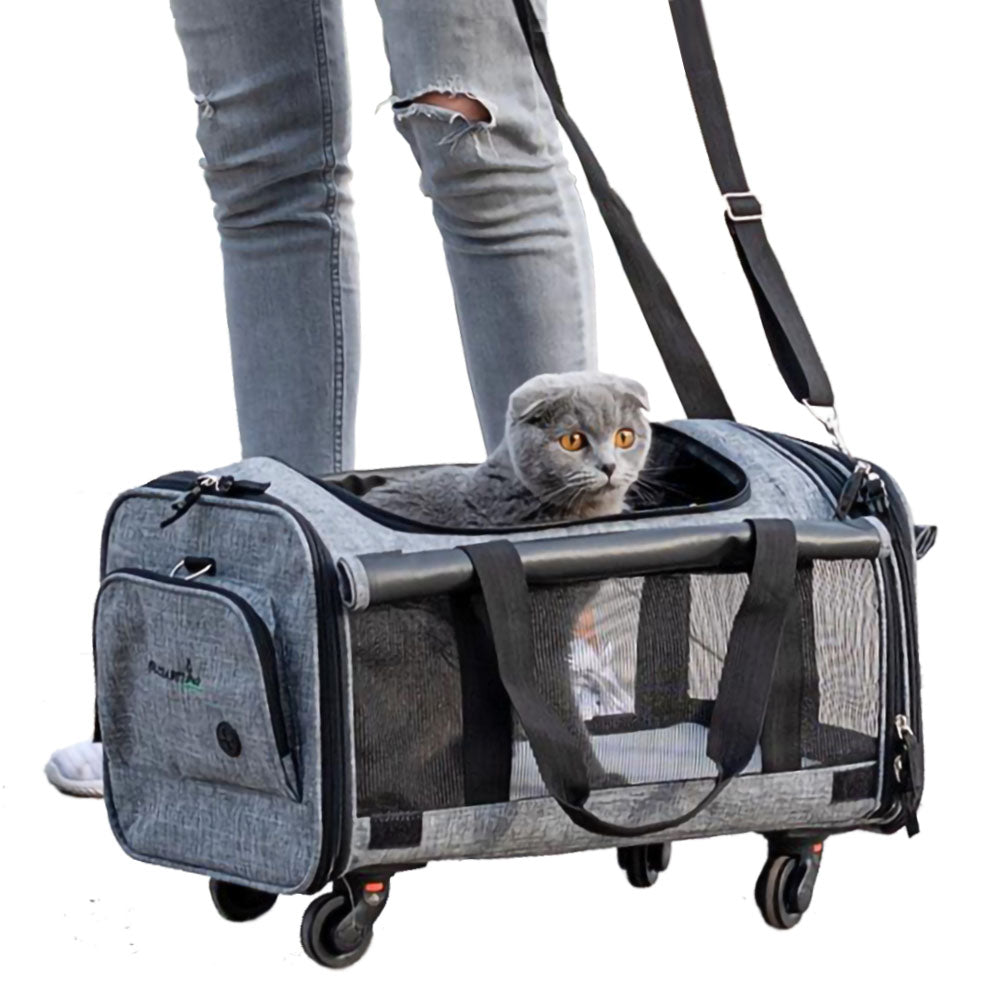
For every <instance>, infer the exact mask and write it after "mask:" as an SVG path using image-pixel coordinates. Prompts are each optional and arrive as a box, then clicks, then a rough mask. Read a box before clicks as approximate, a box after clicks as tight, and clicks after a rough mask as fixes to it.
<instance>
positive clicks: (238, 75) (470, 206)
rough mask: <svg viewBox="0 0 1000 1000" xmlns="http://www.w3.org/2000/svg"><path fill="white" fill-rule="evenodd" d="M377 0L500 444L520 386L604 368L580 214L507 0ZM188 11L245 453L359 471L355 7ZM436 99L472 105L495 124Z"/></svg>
mask: <svg viewBox="0 0 1000 1000" xmlns="http://www.w3.org/2000/svg"><path fill="white" fill-rule="evenodd" d="M377 2H378V8H379V12H380V14H381V17H382V23H383V29H384V35H385V47H386V51H387V53H388V56H389V61H390V64H391V67H392V87H393V91H394V94H393V98H392V103H393V107H394V109H395V115H396V124H397V127H398V129H399V131H400V132H401V133H402V135H403V136H404V137H405V138H406V140H407V142H408V143H409V144H410V148H411V149H412V150H413V153H414V155H415V156H416V158H417V162H418V164H419V166H420V172H421V188H422V190H423V192H424V193H425V194H426V195H427V196H428V197H430V198H431V199H432V200H433V203H434V217H435V219H436V220H437V224H438V227H439V229H440V231H441V236H442V239H443V241H444V249H445V255H446V258H447V263H448V269H449V272H450V275H451V281H452V285H453V289H454V297H455V302H456V307H457V312H458V323H459V328H460V330H461V335H462V343H463V347H464V350H465V356H466V363H467V366H468V370H469V377H470V380H471V382H472V388H473V392H474V395H475V399H476V406H477V410H478V414H479V420H480V425H481V427H482V431H483V436H484V438H485V440H486V444H487V447H488V448H492V447H493V446H494V445H495V444H496V443H497V442H498V441H499V440H500V439H501V437H502V436H503V423H504V411H505V406H506V401H507V396H508V394H509V393H510V391H511V390H512V389H513V388H515V387H516V386H517V385H519V384H520V383H521V382H523V381H524V380H525V379H526V378H529V377H530V376H532V375H535V374H538V373H539V372H543V371H566V370H571V369H578V368H586V367H593V366H594V364H595V355H596V343H595V334H594V303H593V273H592V271H593V269H592V262H591V258H590V248H589V243H588V240H587V233H586V228H585V223H584V217H583V211H582V207H581V205H580V201H579V197H578V194H577V191H576V186H575V183H574V181H573V178H572V176H571V175H570V173H569V170H568V167H567V164H566V160H565V158H564V156H563V154H562V151H561V148H560V144H559V137H558V132H557V126H556V122H555V118H554V116H553V113H552V108H551V105H550V104H549V101H548V98H547V97H546V95H545V92H544V91H543V89H542V86H541V84H540V83H539V81H538V80H537V78H536V75H535V71H534V68H533V66H532V63H531V59H530V57H529V55H528V51H527V47H526V45H525V43H524V40H523V38H522V36H521V32H520V28H519V26H518V23H517V18H516V15H515V12H514V8H513V4H512V3H511V2H510V0H419V2H417V3H414V2H412V0H377ZM536 3H538V4H539V7H541V6H542V4H541V2H540V0H536ZM171 7H172V9H173V13H174V18H175V21H176V25H177V31H178V34H179V36H180V39H181V43H182V45H183V48H184V53H185V56H186V58H187V65H188V78H189V82H190V85H191V89H192V91H193V92H194V94H195V99H196V101H197V102H198V107H199V112H198V115H199V117H198V140H199V142H200V144H201V148H202V150H203V152H204V159H203V160H202V165H203V167H204V170H205V177H206V179H207V181H208V186H209V189H210V191H211V195H212V199H213V201H214V203H215V217H216V220H217V221H218V225H219V232H220V234H221V240H222V254H223V260H224V268H225V293H226V307H227V315H228V320H229V333H230V341H231V348H232V359H233V374H234V380H235V385H236V402H237V410H238V414H239V427H240V437H241V439H242V445H243V452H244V455H258V454H265V455H274V456H278V457H281V458H284V459H285V460H287V461H289V462H291V463H292V464H293V465H295V466H297V467H299V468H300V469H303V470H305V471H307V472H311V473H316V474H323V473H327V472H332V471H337V470H340V469H342V468H350V467H351V466H352V464H353V451H354V441H353V438H354V413H355V402H356V396H357V383H358V366H359V358H360V346H359V345H360V331H359V323H358V262H357V247H356V242H355V234H354V228H353V223H352V214H351V194H350V184H349V182H350V169H349V168H348V165H347V153H348V148H349V145H350V96H349V90H348V73H347V61H346V53H345V40H344V30H343V22H342V16H341V0H171ZM539 13H540V14H542V13H544V12H543V11H542V10H539ZM428 93H442V94H446V95H448V94H450V95H455V94H465V95H468V96H469V97H473V98H475V99H476V100H477V101H478V102H479V103H480V104H481V106H482V107H483V108H485V110H486V112H487V117H486V118H485V119H484V120H482V121H474V120H470V119H467V118H463V117H462V116H461V115H459V114H457V113H456V112H455V111H453V110H449V109H447V108H443V107H440V106H437V105H434V104H428V103H425V102H422V101H421V100H420V98H421V97H422V96H423V95H426V94H428ZM400 335H402V332H401V334H400ZM426 376H427V377H428V378H432V377H433V373H432V372H431V371H428V372H426ZM414 458H415V460H419V456H414Z"/></svg>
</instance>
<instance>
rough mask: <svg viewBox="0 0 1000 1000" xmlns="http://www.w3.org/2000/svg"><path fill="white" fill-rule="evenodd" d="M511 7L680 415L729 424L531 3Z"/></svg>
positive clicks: (521, 0) (517, 0)
mask: <svg viewBox="0 0 1000 1000" xmlns="http://www.w3.org/2000/svg"><path fill="white" fill-rule="evenodd" d="M514 6H515V8H516V9H517V17H518V20H519V21H520V24H521V29H522V31H523V32H524V37H525V40H526V41H527V44H528V50H529V51H530V53H531V58H532V61H533V62H534V64H535V69H536V71H537V72H538V76H539V77H540V79H541V81H542V85H543V87H544V88H545V92H546V93H547V94H548V96H549V100H550V101H551V102H552V108H553V110H554V111H555V115H556V119H557V120H558V122H559V124H560V125H561V126H562V128H563V130H564V131H565V133H566V135H567V136H568V137H569V140H570V142H571V143H572V145H573V149H574V150H576V155H577V156H578V157H579V159H580V164H581V166H582V167H583V172H584V174H585V176H586V178H587V184H588V185H589V186H590V190H591V192H592V193H593V195H594V199H595V200H596V202H597V206H598V208H599V209H600V212H601V216H602V218H603V219H604V222H605V225H606V226H607V227H608V232H609V233H610V234H611V239H612V241H613V242H614V244H615V249H616V250H617V251H618V257H619V258H620V260H621V263H622V268H623V269H624V271H625V274H626V276H627V277H628V280H629V284H630V285H631V286H632V291H633V293H634V295H635V298H636V301H637V302H638V303H639V308H640V309H641V310H642V315H643V318H644V319H645V320H646V325H647V326H648V327H649V332H650V333H651V334H652V335H653V340H654V341H655V343H656V347H657V350H658V351H659V352H660V356H661V357H662V358H663V363H664V365H665V366H666V369H667V373H668V374H669V375H670V380H671V381H672V382H673V384H674V388H675V390H676V391H677V395H678V397H679V399H680V401H681V405H682V406H683V407H684V412H685V413H686V414H687V415H688V416H689V417H692V418H695V417H700V418H719V419H724V420H732V419H733V413H732V410H731V409H730V408H729V403H728V402H727V401H726V397H725V394H724V393H723V391H722V388H721V387H720V385H719V383H718V380H717V379H716V377H715V373H714V372H713V371H712V367H711V365H710V364H709V363H708V358H706V357H705V352H704V351H703V350H702V349H701V345H700V344H699V343H698V340H697V338H696V337H695V335H694V331H693V330H692V329H691V327H690V325H689V324H688V321H687V319H685V317H684V313H683V312H682V311H681V307H680V305H679V304H678V302H677V299H676V298H675V297H674V293H673V292H672V291H671V289H670V285H668V284H667V279H666V278H664V276H663V272H662V271H661V270H660V268H659V267H658V266H657V263H656V261H655V259H654V258H653V255H652V254H651V253H650V251H649V248H648V247H647V246H646V244H645V242H644V241H643V239H642V236H641V235H640V233H639V228H638V226H637V225H636V223H635V219H634V218H633V217H632V213H631V212H630V211H629V210H628V206H627V205H626V204H625V202H624V201H622V199H621V197H619V195H618V193H617V192H616V191H615V190H614V189H613V188H612V187H611V184H610V183H609V181H608V178H607V175H606V174H605V173H604V168H603V167H602V166H601V164H600V163H599V162H598V159H597V157H596V156H595V155H594V151H593V150H592V149H591V148H590V144H589V143H588V142H587V140H586V139H585V138H584V136H583V133H582V132H581V131H580V129H579V128H578V127H577V124H576V122H574V121H573V119H572V118H571V117H570V114H569V112H568V111H567V110H566V105H565V104H564V103H563V97H562V92H561V90H560V88H559V81H558V80H557V79H556V71H555V67H554V66H553V65H552V59H551V58H550V56H549V50H548V46H547V44H546V41H545V33H544V32H543V30H542V27H541V25H540V24H539V22H538V18H537V16H536V15H535V10H534V8H533V7H532V5H531V0H514Z"/></svg>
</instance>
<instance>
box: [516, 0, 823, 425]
mask: <svg viewBox="0 0 1000 1000" xmlns="http://www.w3.org/2000/svg"><path fill="white" fill-rule="evenodd" d="M514 6H515V8H516V9H517V15H518V19H519V21H520V23H521V28H522V29H523V31H524V36H525V38H526V39H527V43H528V48H529V50H530V52H531V57H532V60H533V61H534V64H535V68H536V69H537V71H538V75H539V77H540V78H541V81H542V85H543V86H544V87H545V90H546V92H547V93H548V95H549V99H550V100H551V102H552V107H553V109H554V111H555V114H556V118H557V119H558V121H559V124H560V125H562V127H563V129H564V130H565V132H566V134H567V135H568V136H569V139H570V142H571V143H572V145H573V148H574V149H575V150H576V153H577V156H578V157H579V158H580V163H581V165H582V166H583V171H584V174H585V175H586V178H587V183H588V184H589V186H590V190H591V191H592V192H593V194H594V198H595V199H596V201H597V204H598V207H599V208H600V211H601V215H602V217H603V218H604V221H605V224H606V225H607V227H608V231H609V232H610V233H611V238H612V240H613V241H614V244H615V248H616V249H617V250H618V256H619V257H620V259H621V262H622V266H623V267H624V269H625V273H626V275H627V276H628V279H629V282H630V284H631V285H632V290H633V292H634V293H635V297H636V299H637V300H638V302H639V306H640V308H641V309H642V313H643V316H644V317H645V319H646V323H647V324H648V325H649V329H650V332H651V333H652V334H653V339H654V341H655V342H656V346H657V348H658V349H659V352H660V355H661V357H662V358H663V363H664V364H665V365H666V368H667V371H668V373H669V374H670V378H671V380H672V381H673V383H674V387H675V388H676V390H677V395H678V396H679V397H680V400H681V403H682V404H683V406H684V411H685V413H687V415H688V416H689V417H721V418H726V419H732V412H731V410H730V408H729V405H728V403H727V402H726V399H725V396H724V395H723V393H722V390H721V388H720V387H719V384H718V382H717V381H716V378H715V375H714V374H713V372H712V369H711V367H710V366H709V363H708V360H707V359H706V357H705V355H704V353H703V351H702V350H701V347H700V346H699V344H698V341H697V340H696V338H695V336H694V333H693V332H692V330H691V327H690V326H689V325H688V323H687V320H686V319H685V318H684V314H683V313H682V312H681V309H680V306H679V305H678V304H677V300H676V298H674V295H673V292H672V291H671V290H670V286H669V285H668V284H667V281H666V279H665V278H664V277H663V274H662V273H661V271H660V269H659V268H658V267H657V265H656V261H655V260H654V259H653V256H652V254H651V253H650V252H649V249H648V248H647V247H646V245H645V243H644V242H643V240H642V237H641V235H640V234H639V230H638V227H637V226H636V224H635V220H634V219H633V218H632V215H631V213H630V212H629V210H628V208H627V207H626V206H625V203H624V202H623V201H622V200H621V198H620V197H619V196H618V195H617V194H616V192H615V191H614V190H613V189H612V188H611V186H610V184H609V183H608V179H607V176H606V175H605V173H604V171H603V169H602V168H601V165H600V163H599V162H598V160H597V158H596V156H595V155H594V152H593V150H592V149H591V148H590V146H589V145H588V143H587V140H586V139H585V138H584V137H583V135H582V133H581V132H580V130H579V128H578V127H577V125H576V123H575V122H574V121H573V119H572V118H571V117H570V116H569V113H568V112H567V110H566V105H565V104H564V103H563V98H562V93H561V92H560V89H559V83H558V81H557V79H556V75H555V69H554V68H553V66H552V60H551V58H550V56H549V52H548V47H547V45H546V42H545V34H544V32H543V31H542V28H541V25H540V24H539V22H538V18H537V17H536V15H535V12H534V8H533V7H532V4H531V0H514ZM670 8H671V12H672V14H673V19H674V27H675V29H676V33H677V40H678V43H679V45H680V49H681V57H682V59H683V62H684V70H685V73H686V74H687V78H688V84H689V86H690V88H691V96H692V98H693V100H694V106H695V112H696V113H697V116H698V123H699V125H700V126H701V133H702V136H703V138H704V140H705V148H706V149H707V150H708V157H709V160H710V161H711V164H712V170H713V172H714V173H715V179H716V181H717V183H718V185H719V190H720V191H721V192H722V194H723V196H724V197H725V199H726V203H727V208H726V225H727V226H728V228H729V232H730V235H731V236H732V238H733V243H734V244H735V246H736V252H737V255H738V256H739V259H740V263H741V264H742V265H743V271H744V273H745V274H746V276H747V280H748V281H749V283H750V288H751V291H752V292H753V296H754V300H755V301H756V303H757V309H758V311H759V312H760V317H761V321H762V323H763V325H764V333H765V334H766V336H767V341H768V344H769V345H770V347H771V353H772V354H773V355H774V359H775V361H776V362H777V365H778V369H779V370H780V372H781V375H782V377H783V378H784V380H785V383H786V385H787V386H788V388H789V390H790V391H791V393H792V395H793V396H794V397H795V399H796V400H799V401H803V400H804V401H805V402H807V403H809V404H811V405H813V406H832V405H833V390H832V388H831V387H830V382H829V379H828V378H827V375H826V371H825V370H824V368H823V364H822V362H821V361H820V359H819V354H818V353H817V351H816V347H815V345H814V344H813V342H812V338H811V337H810V335H809V331H808V329H807V328H806V325H805V321H804V320H803V319H802V314H801V313H800V312H799V308H798V305H797V304H796V302H795V299H794V297H793V296H792V292H791V289H790V288H789V287H788V282H787V281H786V279H785V275H784V272H783V271H782V270H781V265H780V264H779V263H778V259H777V257H776V256H775V254H774V251H773V250H772V249H771V245H770V243H769V242H768V240H767V235H766V233H765V232H764V226H763V222H762V219H761V206H760V202H758V201H757V199H756V198H755V197H754V196H753V194H752V193H751V192H750V190H749V185H748V184H747V180H746V176H745V174H744V172H743V165H742V163H741V162H740V156H739V151H738V150H737V148H736V139H735V136H734V135H733V129H732V124H731V123H730V120H729V112H728V110H727V109H726V101H725V96H724V95H723V92H722V84H721V82H720V81H719V73H718V70H717V68H716V65H715V59H714V57H713V55H712V47H711V44H710V42H709V37H708V27H707V25H706V24H705V13H704V10H703V9H702V5H701V0H671V3H670Z"/></svg>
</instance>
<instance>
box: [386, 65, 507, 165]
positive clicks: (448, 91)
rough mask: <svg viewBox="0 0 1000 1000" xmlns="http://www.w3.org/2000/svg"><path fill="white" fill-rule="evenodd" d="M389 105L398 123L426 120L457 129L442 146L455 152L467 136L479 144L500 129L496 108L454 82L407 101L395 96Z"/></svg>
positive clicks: (411, 96) (448, 134) (413, 96)
mask: <svg viewBox="0 0 1000 1000" xmlns="http://www.w3.org/2000/svg"><path fill="white" fill-rule="evenodd" d="M389 103H391V104H392V110H393V112H394V113H395V115H396V121H397V122H401V121H405V120H406V119H411V118H417V117H423V118H429V119H431V120H434V121H440V122H445V123H446V124H449V125H455V126H456V127H455V128H454V129H453V130H452V131H450V132H448V133H447V134H446V135H445V136H444V137H443V138H442V139H441V140H440V143H439V144H440V145H442V146H450V147H451V148H452V149H454V148H455V146H456V144H457V143H458V142H459V141H460V140H461V139H463V138H465V137H466V136H471V137H472V139H473V141H476V139H478V137H479V136H480V135H483V134H486V135H488V134H489V132H490V130H491V129H493V128H495V127H496V114H495V111H494V108H493V107H492V106H491V105H490V104H488V103H487V102H485V101H484V100H482V99H480V98H478V97H476V96H475V95H474V94H473V93H471V92H470V91H467V90H463V89H461V88H460V87H458V86H457V85H455V83H454V82H453V81H450V82H449V83H448V84H446V85H445V86H441V87H436V86H433V87H427V88H425V89H423V90H420V91H418V92H416V93H414V94H412V95H408V96H405V97H399V96H397V95H395V94H394V95H393V96H392V97H390V98H389Z"/></svg>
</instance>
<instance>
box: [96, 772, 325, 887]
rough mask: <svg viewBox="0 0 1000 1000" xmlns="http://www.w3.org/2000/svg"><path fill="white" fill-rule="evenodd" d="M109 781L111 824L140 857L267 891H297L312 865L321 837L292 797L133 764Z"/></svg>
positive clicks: (129, 849)
mask: <svg viewBox="0 0 1000 1000" xmlns="http://www.w3.org/2000/svg"><path fill="white" fill-rule="evenodd" d="M105 768H106V770H105V775H107V774H108V770H107V762H106V763H105ZM113 780H114V787H113V800H109V801H108V815H109V818H110V820H111V828H112V830H114V833H115V836H116V837H117V838H118V842H119V843H120V844H121V845H122V847H123V848H124V849H125V852H126V853H127V854H128V855H129V856H130V857H133V858H136V859H137V860H139V861H151V862H153V863H154V864H158V865H162V866H164V867H166V868H177V869H180V870H182V871H190V872H195V873H197V874H202V875H212V876H218V877H221V878H225V879H226V880H227V881H231V882H238V883H240V884H241V885H249V886H253V887H254V888H257V889H263V890H266V891H267V892H293V891H295V889H296V888H298V887H300V885H302V884H304V881H305V880H304V878H303V873H308V872H310V871H311V870H312V867H313V866H315V864H316V858H315V854H316V851H317V849H318V847H319V837H318V835H316V834H315V833H312V832H309V831H310V830H311V827H310V823H309V817H308V811H307V809H306V807H304V806H303V805H301V804H299V803H297V802H294V801H292V800H291V799H283V798H281V797H280V796H276V795H269V796H266V797H263V796H260V795H254V794H253V793H249V792H245V791H242V790H240V789H237V788H232V787H230V786H228V785H217V784H207V783H200V782H199V783H196V782H192V781H190V780H187V781H184V780H181V779H179V778H168V777H165V776H164V775H163V774H162V773H159V772H157V771H147V770H145V769H142V768H135V767H127V768H117V769H116V771H115V777H114V779H113ZM151 793H152V794H151Z"/></svg>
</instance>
